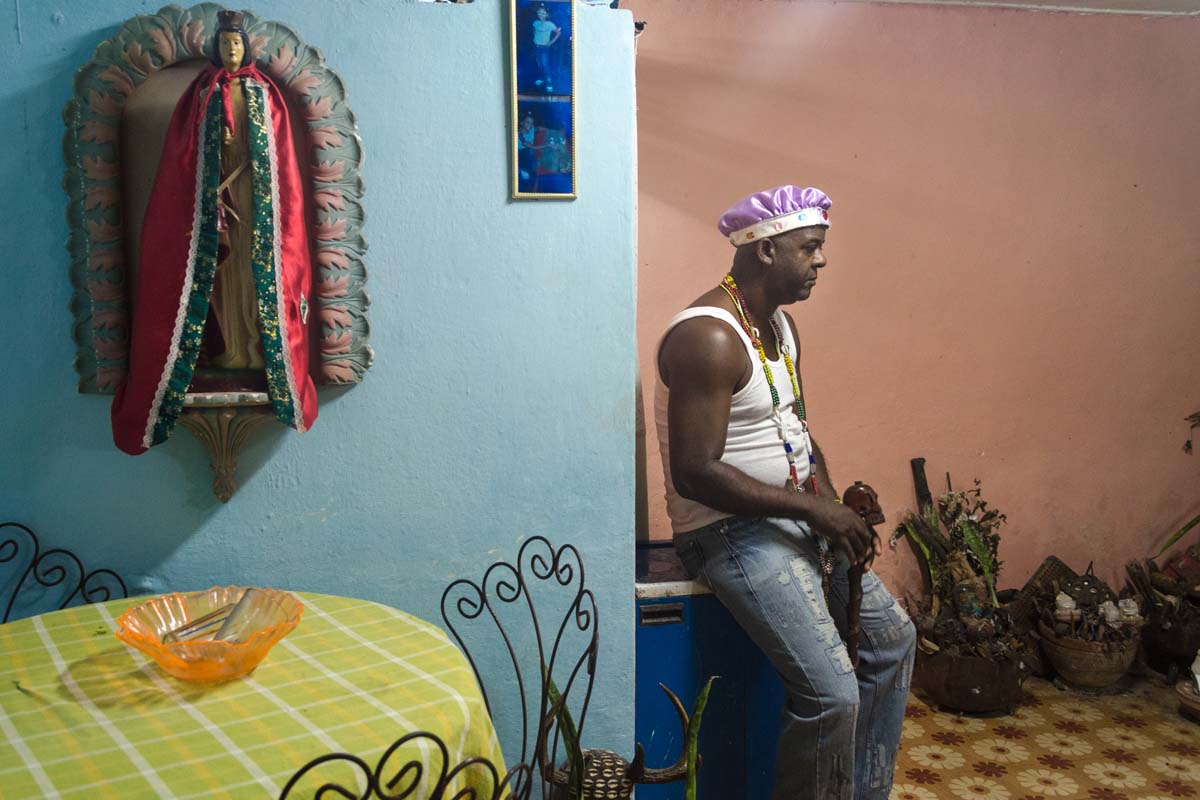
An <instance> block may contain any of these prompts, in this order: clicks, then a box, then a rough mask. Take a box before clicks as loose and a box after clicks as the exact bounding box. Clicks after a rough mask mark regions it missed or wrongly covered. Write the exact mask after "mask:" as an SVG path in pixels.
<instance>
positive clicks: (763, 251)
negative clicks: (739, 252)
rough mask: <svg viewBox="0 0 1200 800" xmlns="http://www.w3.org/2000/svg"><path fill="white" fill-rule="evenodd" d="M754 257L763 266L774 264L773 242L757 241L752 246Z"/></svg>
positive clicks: (766, 240) (769, 240) (767, 240)
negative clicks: (756, 257)
mask: <svg viewBox="0 0 1200 800" xmlns="http://www.w3.org/2000/svg"><path fill="white" fill-rule="evenodd" d="M754 255H756V256H758V260H759V262H760V263H761V264H763V265H764V266H768V267H769V266H771V265H772V264H774V263H775V242H773V241H772V240H771V239H759V240H758V241H757V242H756V243H755V245H754Z"/></svg>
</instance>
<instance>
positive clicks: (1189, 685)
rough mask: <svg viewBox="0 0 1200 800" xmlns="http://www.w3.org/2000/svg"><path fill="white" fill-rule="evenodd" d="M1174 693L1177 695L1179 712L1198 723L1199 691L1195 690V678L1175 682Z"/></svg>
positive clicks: (1199, 710)
mask: <svg viewBox="0 0 1200 800" xmlns="http://www.w3.org/2000/svg"><path fill="white" fill-rule="evenodd" d="M1175 694H1177V695H1179V713H1180V714H1182V715H1183V716H1184V717H1185V718H1187V719H1190V720H1191V721H1192V722H1197V723H1200V692H1197V691H1196V682H1195V680H1193V679H1191V678H1189V679H1188V680H1184V681H1180V682H1179V683H1177V684H1175Z"/></svg>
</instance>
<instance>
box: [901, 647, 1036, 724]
mask: <svg viewBox="0 0 1200 800" xmlns="http://www.w3.org/2000/svg"><path fill="white" fill-rule="evenodd" d="M1026 674H1027V673H1026V670H1025V665H1024V664H1023V663H1021V662H1015V661H1011V660H1009V659H991V658H980V657H978V656H955V655H949V654H947V653H932V654H929V653H924V652H920V651H918V652H917V664H916V674H915V676H914V682H915V683H916V684H917V686H918V687H919V688H920V689H921V690H922V691H923V692H924V693H925V694H926V696H927V697H928V698H929V701H930V702H931V703H932V704H934V705H937V706H940V707H941V708H945V709H950V710H952V711H965V712H967V713H971V714H988V713H994V712H997V711H1002V712H1004V713H1005V714H1008V713H1011V712H1012V711H1013V709H1015V708H1016V707H1017V706H1018V705H1020V703H1021V684H1022V683H1024V682H1025V676H1026Z"/></svg>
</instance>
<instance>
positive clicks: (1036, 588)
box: [1006, 556, 1078, 629]
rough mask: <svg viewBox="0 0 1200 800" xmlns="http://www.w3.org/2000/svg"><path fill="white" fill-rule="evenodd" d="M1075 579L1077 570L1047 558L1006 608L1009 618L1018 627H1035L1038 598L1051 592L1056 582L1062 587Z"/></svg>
mask: <svg viewBox="0 0 1200 800" xmlns="http://www.w3.org/2000/svg"><path fill="white" fill-rule="evenodd" d="M1075 577H1078V576H1077V574H1076V573H1075V570H1073V569H1071V568H1070V567H1068V566H1067V565H1066V564H1064V563H1063V562H1062V561H1060V560H1058V559H1057V558H1055V557H1054V556H1049V557H1047V558H1046V560H1045V561H1043V562H1042V565H1041V566H1040V567H1038V568H1037V571H1036V572H1034V573H1033V575H1032V576H1031V577H1030V578H1029V580H1027V581H1025V585H1024V586H1022V587H1021V591H1019V592H1017V597H1016V599H1015V600H1013V601H1012V602H1011V603H1009V604H1008V605H1007V606H1006V608H1007V609H1008V613H1009V616H1011V617H1012V620H1013V622H1014V623H1015V624H1016V625H1017V626H1018V627H1021V628H1026V629H1028V628H1032V627H1034V624H1035V622H1036V620H1037V605H1036V601H1037V598H1038V596H1039V595H1041V594H1043V593H1044V592H1046V591H1049V589H1050V588H1051V587H1052V586H1053V585H1054V582H1055V581H1057V582H1058V584H1059V585H1060V586H1061V585H1062V583H1063V581H1065V580H1067V579H1068V578H1075Z"/></svg>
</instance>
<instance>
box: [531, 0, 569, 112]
mask: <svg viewBox="0 0 1200 800" xmlns="http://www.w3.org/2000/svg"><path fill="white" fill-rule="evenodd" d="M560 36H562V28H560V27H558V26H557V25H555V24H554V22H553V21H551V19H550V12H549V11H548V10H546V7H545V6H542V5H539V6H538V8H537V19H535V20H534V21H533V61H534V63H535V64H536V65H537V69H538V77H537V79H536V80H535V81H534V82H533V85H534V86H540V87H541V88H542V89H544V90H545V91H546V93H547V94H553V93H554V77H553V76H552V75H551V74H550V48H551V47H553V46H554V43H555V42H557V41H558V37H560Z"/></svg>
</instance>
